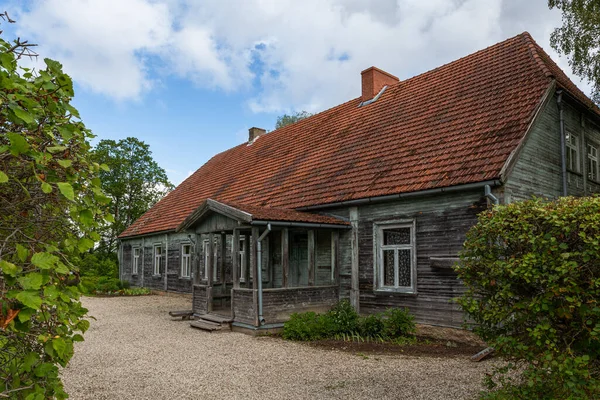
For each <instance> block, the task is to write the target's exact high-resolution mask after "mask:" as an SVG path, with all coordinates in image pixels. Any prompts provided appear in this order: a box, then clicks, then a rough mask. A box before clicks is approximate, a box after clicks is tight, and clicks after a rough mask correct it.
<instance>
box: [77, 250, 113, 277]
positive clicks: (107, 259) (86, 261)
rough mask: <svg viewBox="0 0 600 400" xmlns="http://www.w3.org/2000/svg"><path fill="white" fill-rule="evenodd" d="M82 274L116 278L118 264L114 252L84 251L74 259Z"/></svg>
mask: <svg viewBox="0 0 600 400" xmlns="http://www.w3.org/2000/svg"><path fill="white" fill-rule="evenodd" d="M76 262H77V265H78V266H79V271H80V274H81V275H82V276H98V277H100V276H104V277H107V278H118V276H119V264H118V259H117V255H116V253H105V252H99V251H94V252H91V253H89V252H86V253H84V254H82V255H81V257H80V259H79V260H77V261H76Z"/></svg>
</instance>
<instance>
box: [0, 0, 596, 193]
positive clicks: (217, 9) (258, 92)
mask: <svg viewBox="0 0 600 400" xmlns="http://www.w3.org/2000/svg"><path fill="white" fill-rule="evenodd" d="M4 3H5V5H4V9H5V10H6V11H8V13H9V15H10V16H11V17H12V18H13V19H16V20H17V23H16V24H13V25H11V26H8V25H7V24H6V23H3V24H2V26H1V28H3V29H5V36H6V37H11V36H14V35H18V36H20V37H21V38H23V39H28V40H29V41H30V42H35V43H38V44H39V48H38V52H39V53H40V55H41V56H42V57H51V58H53V59H56V60H58V61H60V62H61V63H62V64H63V65H64V68H65V70H66V72H67V73H69V74H70V75H71V76H72V77H73V79H74V81H75V83H76V96H75V99H74V104H75V106H76V107H78V108H79V110H80V112H81V115H82V118H83V120H84V122H85V123H86V125H87V126H88V127H89V128H91V129H92V130H93V131H94V133H95V134H96V135H97V136H98V138H99V139H119V138H124V137H127V136H135V137H138V138H140V139H141V140H143V141H145V142H147V143H149V144H150V146H151V149H152V151H153V154H154V158H155V159H156V160H157V161H158V162H159V164H160V165H161V166H162V167H163V168H164V169H165V170H166V171H167V173H168V174H169V177H170V178H171V180H172V181H173V182H174V183H179V182H181V181H182V180H183V179H185V177H186V176H188V175H189V174H190V173H191V172H192V171H194V170H195V169H197V168H198V167H199V166H200V165H202V164H203V163H204V162H206V161H207V160H208V159H209V158H210V157H211V156H212V155H214V154H215V153H217V152H220V151H223V150H226V149H227V148H230V147H232V146H234V145H236V144H239V143H241V142H243V141H244V140H246V139H247V130H248V128H249V127H251V126H258V127H262V128H266V129H268V130H270V129H273V127H274V124H275V121H276V118H277V116H278V115H281V114H283V113H290V112H293V111H297V110H307V111H311V112H317V111H321V110H324V109H327V108H329V107H332V106H335V105H337V104H339V103H341V102H344V101H347V100H350V99H352V98H355V97H358V96H359V95H360V71H362V70H363V69H365V68H367V67H370V66H371V65H375V66H377V67H379V68H381V69H383V70H386V71H388V72H390V73H392V74H394V75H396V76H398V77H399V78H400V79H407V78H410V77H412V76H414V75H417V74H420V73H422V72H425V71H427V70H430V69H432V68H435V67H437V66H439V65H442V64H444V63H447V62H450V61H452V60H455V59H457V58H459V57H462V56H465V55H467V54H469V53H472V52H474V51H477V50H479V49H482V48H484V47H487V46H490V45H492V44H494V43H497V42H499V41H502V40H504V39H506V38H509V37H512V36H515V35H517V34H519V33H521V32H523V31H529V32H530V33H531V34H532V35H533V37H534V38H535V39H536V41H537V42H538V43H539V44H540V45H541V46H542V47H543V48H544V49H545V50H546V51H548V52H549V53H550V55H551V56H552V57H553V58H554V59H555V60H556V61H557V62H558V63H559V65H560V66H561V67H562V68H563V69H564V70H566V71H568V69H569V68H568V63H567V61H566V60H564V59H559V58H558V57H557V55H556V54H555V53H554V52H553V51H551V49H550V45H549V37H550V34H551V32H552V30H553V29H554V28H555V27H557V26H559V25H560V13H558V12H556V11H549V10H548V7H547V2H546V0H531V1H522V0H426V1H425V0H372V1H369V0H302V1H300V0H295V1H294V0H244V1H241V0H239V1H236V0H202V1H200V0H197V1H194V0H187V1H186V0H46V1H29V0H8V1H7V2H6V1H4ZM575 82H576V83H577V84H578V85H579V86H580V87H582V89H584V90H585V91H586V92H587V91H588V90H587V86H586V85H585V84H583V83H581V82H580V81H579V80H575Z"/></svg>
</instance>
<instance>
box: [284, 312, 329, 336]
mask: <svg viewBox="0 0 600 400" xmlns="http://www.w3.org/2000/svg"><path fill="white" fill-rule="evenodd" d="M333 328H334V327H333V324H332V323H331V319H330V318H329V317H328V316H327V315H322V314H316V313H314V312H306V313H294V314H292V315H291V316H290V320H289V321H288V322H286V323H285V324H284V326H283V335H282V336H283V338H284V339H288V340H302V341H310V340H319V339H325V338H328V337H331V336H332V335H333Z"/></svg>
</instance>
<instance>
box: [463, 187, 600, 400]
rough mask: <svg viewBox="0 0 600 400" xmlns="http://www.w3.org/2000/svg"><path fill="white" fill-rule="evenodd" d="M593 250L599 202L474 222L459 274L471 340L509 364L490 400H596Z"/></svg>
mask: <svg viewBox="0 0 600 400" xmlns="http://www.w3.org/2000/svg"><path fill="white" fill-rule="evenodd" d="M599 241H600V198H599V197H588V198H572V197H566V198H561V199H559V200H556V201H553V202H544V201H542V200H540V199H534V200H530V201H526V202H520V203H514V204H509V205H506V206H499V207H494V209H493V210H491V211H487V212H484V213H482V214H480V216H479V221H478V223H477V225H476V226H474V227H473V228H472V229H471V230H470V231H469V233H468V235H467V241H466V243H465V248H464V251H463V252H462V254H461V263H460V264H459V265H458V266H457V267H456V271H457V272H458V274H459V276H460V278H461V279H462V280H463V282H464V283H465V284H466V285H467V288H468V290H467V292H466V293H465V295H464V296H463V297H462V298H461V299H460V300H459V303H460V304H461V305H462V307H463V309H464V310H465V311H466V312H467V313H468V314H469V315H470V317H471V318H472V320H473V321H474V322H475V324H476V325H475V332H477V333H478V334H479V335H480V336H481V337H482V338H483V339H484V340H485V341H486V342H488V343H489V345H490V346H493V347H494V348H495V349H496V350H497V352H498V353H499V354H501V355H503V356H504V357H506V358H507V359H508V360H510V361H511V363H510V364H509V367H508V368H505V369H502V370H498V371H496V373H495V374H494V376H493V377H492V379H490V381H489V382H488V383H490V386H491V387H494V385H496V384H498V383H501V384H503V385H502V388H501V389H499V390H500V391H499V392H497V393H492V394H489V395H488V396H489V398H500V397H502V396H505V397H506V396H508V397H510V398H578V399H585V398H599V397H600V380H599V376H600V357H599V356H600V340H599V339H600V304H599V302H600V244H599ZM511 370H516V371H517V372H520V373H517V374H516V376H517V378H518V379H513V380H512V381H510V380H507V379H505V376H515V374H514V373H513V374H508V375H505V374H506V373H507V372H510V371H511ZM498 396H500V397H498Z"/></svg>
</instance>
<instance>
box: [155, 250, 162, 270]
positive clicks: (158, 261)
mask: <svg viewBox="0 0 600 400" xmlns="http://www.w3.org/2000/svg"><path fill="white" fill-rule="evenodd" d="M162 254H163V249H162V246H161V245H160V244H159V245H155V246H154V275H160V268H161V267H162Z"/></svg>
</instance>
